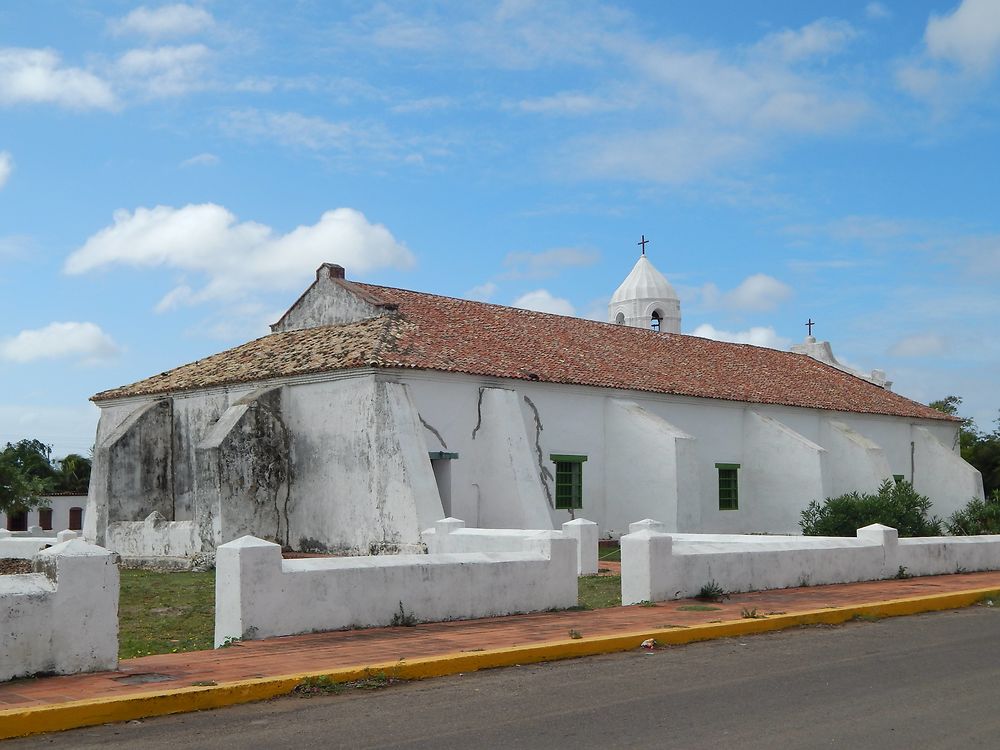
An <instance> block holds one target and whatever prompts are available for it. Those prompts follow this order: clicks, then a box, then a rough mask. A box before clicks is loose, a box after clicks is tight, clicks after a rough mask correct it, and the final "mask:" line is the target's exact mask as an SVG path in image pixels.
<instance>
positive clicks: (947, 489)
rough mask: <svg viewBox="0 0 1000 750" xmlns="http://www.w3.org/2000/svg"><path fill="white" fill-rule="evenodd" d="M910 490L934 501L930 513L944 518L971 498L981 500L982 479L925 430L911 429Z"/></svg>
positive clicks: (982, 496)
mask: <svg viewBox="0 0 1000 750" xmlns="http://www.w3.org/2000/svg"><path fill="white" fill-rule="evenodd" d="M913 462H914V466H915V467H916V468H915V469H914V471H913V480H912V481H913V489H915V490H916V491H917V492H919V493H921V494H923V495H927V496H928V497H931V498H934V507H933V511H934V512H935V513H938V514H940V515H941V516H942V517H947V516H949V515H951V514H952V513H954V512H955V511H956V510H959V509H960V508H962V507H964V506H965V504H966V503H968V502H969V501H970V500H972V499H973V498H976V499H979V500H982V499H983V498H984V495H983V477H982V475H981V474H980V473H979V471H978V470H977V469H976V468H974V467H973V466H971V465H969V464H968V463H966V462H965V461H963V460H962V457H961V456H960V455H958V453H957V452H956V451H955V450H953V449H952V448H951V447H950V446H949V445H947V444H945V443H942V442H941V440H940V439H938V438H937V437H935V435H934V433H932V432H931V431H930V430H928V429H927V428H925V427H920V426H917V425H915V426H914V427H913Z"/></svg>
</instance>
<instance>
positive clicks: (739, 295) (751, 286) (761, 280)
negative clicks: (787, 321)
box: [726, 273, 792, 310]
mask: <svg viewBox="0 0 1000 750" xmlns="http://www.w3.org/2000/svg"><path fill="white" fill-rule="evenodd" d="M791 296H792V289H791V287H790V286H788V285H787V284H784V283H782V282H780V281H778V280H777V279H775V278H774V277H772V276H768V275H767V274H763V273H755V274H754V275H753V276H748V277H747V278H745V279H744V280H743V281H742V282H740V285H739V286H738V287H736V288H735V289H733V291H731V292H729V293H728V294H727V295H726V304H727V305H728V306H729V307H732V308H733V309H735V310H773V309H774V308H775V307H777V306H778V305H779V304H780V303H781V302H784V301H785V300H786V299H788V298H789V297H791Z"/></svg>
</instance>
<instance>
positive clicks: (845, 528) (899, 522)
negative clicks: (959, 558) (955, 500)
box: [799, 479, 941, 536]
mask: <svg viewBox="0 0 1000 750" xmlns="http://www.w3.org/2000/svg"><path fill="white" fill-rule="evenodd" d="M930 507H931V501H930V499H929V498H927V497H925V496H924V495H921V494H920V493H918V492H917V491H916V490H914V489H913V485H911V484H910V483H909V482H898V483H897V482H893V480H891V479H886V480H885V481H884V482H883V483H882V486H881V487H879V488H878V492H877V493H876V494H874V495H871V494H862V493H858V492H851V493H849V494H847V495H840V496H839V497H828V498H827V499H826V500H825V501H824V502H823V503H822V504H820V503H819V502H817V501H816V500H813V501H812V502H811V503H809V506H808V507H807V508H806V509H805V510H804V511H802V520H800V521H799V526H801V527H802V533H803V534H805V535H807V536H854V535H855V533H856V532H857V530H858V529H860V528H861V527H862V526H867V525H868V524H872V523H881V524H884V525H886V526H892V527H893V528H894V529H896V530H897V531H898V532H899V535H900V536H938V535H940V534H941V521H939V520H938V519H937V518H934V517H928V516H927V511H929V510H930Z"/></svg>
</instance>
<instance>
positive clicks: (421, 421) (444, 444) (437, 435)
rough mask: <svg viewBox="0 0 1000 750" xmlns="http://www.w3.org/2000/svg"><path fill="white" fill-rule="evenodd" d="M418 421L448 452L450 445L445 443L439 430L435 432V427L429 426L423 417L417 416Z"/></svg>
mask: <svg viewBox="0 0 1000 750" xmlns="http://www.w3.org/2000/svg"><path fill="white" fill-rule="evenodd" d="M417 419H419V420H420V424H422V425H423V426H424V429H427V430H430V431H431V433H432V434H433V435H434V437H436V438H437V439H438V442H439V443H441V447H442V448H444V449H445V450H448V444H447V443H446V442H445V441H444V438H443V437H441V433H440V432H438V431H437V430H435V429H434V427H433V425H429V424H427V422H425V421H424V418H423V416H422V415H420V414H417ZM472 437H473V438H475V437H476V433H475V432H473V433H472Z"/></svg>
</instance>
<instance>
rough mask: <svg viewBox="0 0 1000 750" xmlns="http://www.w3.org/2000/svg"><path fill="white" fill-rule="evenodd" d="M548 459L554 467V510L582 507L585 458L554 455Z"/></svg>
mask: <svg viewBox="0 0 1000 750" xmlns="http://www.w3.org/2000/svg"><path fill="white" fill-rule="evenodd" d="M549 458H550V459H551V460H552V461H553V462H555V465H556V509H557V510H575V509H578V508H582V507H583V462H584V461H586V460H587V457H586V456H569V455H564V454H559V453H554V454H552V455H551V456H549Z"/></svg>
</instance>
